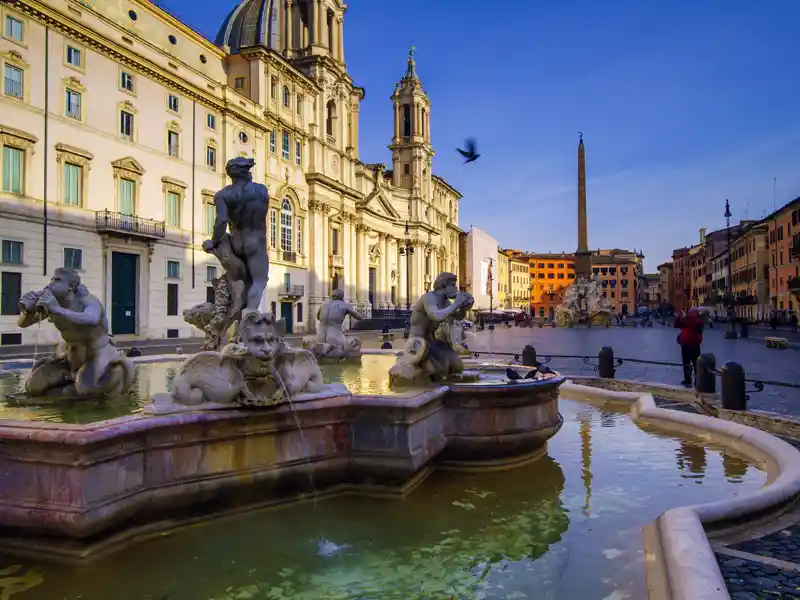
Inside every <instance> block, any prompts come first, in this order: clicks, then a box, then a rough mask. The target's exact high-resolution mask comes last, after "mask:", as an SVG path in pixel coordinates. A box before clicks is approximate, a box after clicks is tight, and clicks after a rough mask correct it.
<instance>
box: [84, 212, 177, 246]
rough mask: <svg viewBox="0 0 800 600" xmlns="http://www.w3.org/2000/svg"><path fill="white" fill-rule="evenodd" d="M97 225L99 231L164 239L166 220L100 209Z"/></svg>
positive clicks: (96, 219)
mask: <svg viewBox="0 0 800 600" xmlns="http://www.w3.org/2000/svg"><path fill="white" fill-rule="evenodd" d="M95 225H96V228H97V232H98V233H115V234H119V235H132V236H138V237H143V238H149V239H163V238H164V235H165V229H164V221H156V220H155V219H146V218H144V217H137V216H136V215H124V214H122V213H118V212H111V211H110V210H98V211H97V212H96V213H95Z"/></svg>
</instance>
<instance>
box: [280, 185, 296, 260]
mask: <svg viewBox="0 0 800 600" xmlns="http://www.w3.org/2000/svg"><path fill="white" fill-rule="evenodd" d="M292 216H293V214H292V203H291V202H290V201H289V199H288V198H284V199H283V204H282V205H281V250H283V251H284V252H292V250H293V249H294V248H293V247H292V221H293V219H292Z"/></svg>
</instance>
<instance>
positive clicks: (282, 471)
mask: <svg viewBox="0 0 800 600" xmlns="http://www.w3.org/2000/svg"><path fill="white" fill-rule="evenodd" d="M563 382H564V378H563V377H561V376H557V377H553V378H551V379H548V380H540V381H535V380H532V381H524V382H519V383H515V384H501V383H489V384H485V383H476V384H470V383H454V384H451V385H446V386H442V387H438V388H435V389H428V390H422V391H420V390H417V391H408V392H405V393H400V394H393V395H391V396H364V395H360V396H358V395H352V394H350V393H345V389H346V388H345V389H342V386H338V387H334V388H333V389H332V390H331V392H330V393H329V394H328V395H325V394H322V395H320V394H314V395H312V396H309V397H304V396H302V395H300V396H298V397H297V398H296V399H295V400H294V402H293V405H292V406H293V408H292V406H289V405H285V404H284V405H280V406H278V407H273V408H267V409H260V410H255V409H252V410H213V411H198V412H182V413H177V414H167V415H149V416H148V415H134V416H127V417H120V418H116V419H111V420H108V421H100V422H96V423H91V424H88V425H70V424H60V423H45V422H22V421H0V472H2V473H3V485H2V486H0V527H2V528H3V529H4V534H5V535H4V536H3V538H2V540H0V549H2V550H5V551H7V552H12V553H16V554H27V555H34V556H37V557H48V558H51V559H59V560H67V561H76V560H81V559H86V558H89V557H92V556H94V555H97V554H99V553H102V552H106V551H108V550H110V549H112V548H117V547H122V546H124V543H125V542H126V541H129V540H131V539H134V538H136V537H138V536H143V535H146V534H150V533H153V532H156V531H159V530H163V529H165V528H169V527H174V526H176V524H177V523H183V522H186V519H187V518H188V519H189V520H191V519H198V518H204V517H206V516H208V515H213V514H219V513H225V512H229V511H231V510H234V507H241V506H248V507H249V506H264V505H270V504H277V503H280V502H284V501H287V500H291V499H294V498H297V497H298V496H299V495H302V494H304V493H308V492H310V491H312V486H313V489H316V492H317V494H319V495H324V494H326V493H333V492H341V491H355V492H360V493H372V494H381V495H403V494H405V493H407V492H409V491H410V490H411V489H413V488H414V487H415V486H416V485H417V484H418V483H420V482H421V481H422V480H423V479H424V478H425V476H426V475H428V474H429V473H430V472H431V471H432V470H433V468H434V467H441V468H451V469H482V468H503V467H511V466H513V465H515V464H517V463H519V462H520V461H525V460H529V459H531V458H534V457H537V456H540V455H541V454H543V453H544V451H545V450H546V444H547V440H548V439H549V438H550V437H552V436H553V435H554V434H555V433H556V432H557V431H558V430H559V429H560V427H561V424H562V418H561V415H560V414H559V412H558V388H559V386H560V385H561V384H562V383H563ZM298 424H299V425H300V427H301V429H299V428H298ZM237 510H238V509H237Z"/></svg>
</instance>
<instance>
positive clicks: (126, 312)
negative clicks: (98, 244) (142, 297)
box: [111, 252, 139, 335]
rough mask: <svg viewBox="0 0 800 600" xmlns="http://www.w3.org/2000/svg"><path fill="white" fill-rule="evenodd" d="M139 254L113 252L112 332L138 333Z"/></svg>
mask: <svg viewBox="0 0 800 600" xmlns="http://www.w3.org/2000/svg"><path fill="white" fill-rule="evenodd" d="M138 273H139V255H138V254H128V253H127V252H112V253H111V333H112V334H114V335H131V334H135V333H136V288H137V281H138Z"/></svg>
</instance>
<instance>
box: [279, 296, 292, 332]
mask: <svg viewBox="0 0 800 600" xmlns="http://www.w3.org/2000/svg"><path fill="white" fill-rule="evenodd" d="M293 307H294V305H293V304H292V303H291V302H281V319H283V324H284V326H285V327H286V329H285V331H284V332H285V333H292V332H293V331H294V329H293V327H294V323H293V322H292V312H293V310H292V309H293Z"/></svg>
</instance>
